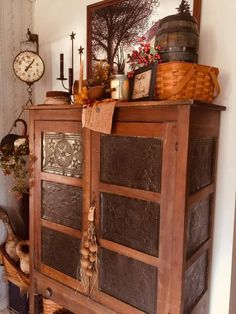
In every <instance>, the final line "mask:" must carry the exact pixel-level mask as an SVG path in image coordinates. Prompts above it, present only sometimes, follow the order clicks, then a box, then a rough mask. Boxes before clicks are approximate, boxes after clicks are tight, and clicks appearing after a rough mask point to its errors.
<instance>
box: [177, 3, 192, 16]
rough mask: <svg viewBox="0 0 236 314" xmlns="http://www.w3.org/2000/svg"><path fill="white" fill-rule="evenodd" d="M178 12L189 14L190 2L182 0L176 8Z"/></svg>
mask: <svg viewBox="0 0 236 314" xmlns="http://www.w3.org/2000/svg"><path fill="white" fill-rule="evenodd" d="M177 11H178V13H179V14H187V15H191V11H190V4H189V3H188V1H187V0H182V1H181V3H180V5H179V7H178V8H177Z"/></svg>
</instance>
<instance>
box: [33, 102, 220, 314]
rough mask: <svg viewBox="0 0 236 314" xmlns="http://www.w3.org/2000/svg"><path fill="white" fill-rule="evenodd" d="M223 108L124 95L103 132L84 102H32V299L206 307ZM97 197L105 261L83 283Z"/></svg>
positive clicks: (118, 308) (96, 305) (77, 304)
mask: <svg viewBox="0 0 236 314" xmlns="http://www.w3.org/2000/svg"><path fill="white" fill-rule="evenodd" d="M223 109H224V107H221V106H217V105H212V104H211V105H209V104H204V103H200V102H195V101H191V100H185V101H172V102H143V103H142V102H140V103H118V104H117V106H116V109H115V115H114V124H113V129H112V134H111V135H105V134H100V133H97V132H92V131H89V130H88V129H82V127H81V109H80V108H79V107H76V106H64V107H63V106H34V107H31V108H30V145H31V154H32V156H33V157H34V158H32V159H34V162H33V163H32V175H31V180H30V181H31V199H30V205H31V211H30V243H31V267H32V272H31V296H32V295H33V293H40V294H42V295H43V296H44V297H47V298H51V299H52V300H54V301H55V302H56V303H58V304H60V305H62V306H64V307H65V308H67V309H68V310H70V311H72V312H74V313H78V314H90V313H91V314H93V313H97V314H98V313H99V314H103V313H104V314H108V313H109V314H112V313H120V314H140V313H149V314H156V313H158V314H182V313H184V314H188V313H193V314H196V313H198V314H199V313H202V314H203V313H204V314H206V313H208V295H209V291H208V287H209V279H210V264H211V247H212V230H213V215H214V193H215V172H216V171H215V170H216V156H217V145H218V133H219V121H220V111H221V110H223ZM91 203H93V204H95V206H96V210H95V224H96V233H97V239H98V243H99V246H100V248H99V263H98V272H97V275H96V276H94V277H92V278H91V280H87V281H86V282H84V281H83V280H81V278H80V273H79V269H80V252H79V250H80V242H81V236H82V232H83V230H84V229H86V228H87V224H88V221H87V215H88V210H89V207H90V205H91ZM30 313H34V302H33V297H31V310H30Z"/></svg>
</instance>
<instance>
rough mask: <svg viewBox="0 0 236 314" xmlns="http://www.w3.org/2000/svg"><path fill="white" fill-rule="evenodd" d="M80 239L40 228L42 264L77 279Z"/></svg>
mask: <svg viewBox="0 0 236 314" xmlns="http://www.w3.org/2000/svg"><path fill="white" fill-rule="evenodd" d="M79 250H80V239H78V238H75V237H72V236H69V235H67V234H64V233H61V232H58V231H55V230H51V229H49V228H46V227H42V243H41V254H42V258H41V259H42V263H43V264H45V265H47V266H49V267H51V268H54V269H56V270H58V271H60V272H62V273H64V274H66V275H68V276H71V277H73V278H75V279H77V276H78V275H77V269H78V265H79V263H80V253H79Z"/></svg>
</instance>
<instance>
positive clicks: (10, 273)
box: [1, 245, 29, 289]
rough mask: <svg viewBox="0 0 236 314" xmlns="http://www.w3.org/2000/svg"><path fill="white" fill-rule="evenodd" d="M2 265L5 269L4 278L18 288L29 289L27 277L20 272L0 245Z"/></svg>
mask: <svg viewBox="0 0 236 314" xmlns="http://www.w3.org/2000/svg"><path fill="white" fill-rule="evenodd" d="M1 253H2V260H3V265H4V268H5V274H6V278H7V279H8V280H9V281H11V282H13V283H14V284H16V285H17V286H18V287H20V288H24V289H28V288H29V276H28V275H26V274H25V273H23V272H22V271H21V269H20V268H19V267H18V266H17V265H16V264H15V262H14V261H13V260H12V259H11V258H10V257H9V255H8V254H7V252H6V250H5V246H4V245H1Z"/></svg>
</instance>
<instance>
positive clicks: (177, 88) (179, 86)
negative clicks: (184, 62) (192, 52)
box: [161, 65, 197, 99]
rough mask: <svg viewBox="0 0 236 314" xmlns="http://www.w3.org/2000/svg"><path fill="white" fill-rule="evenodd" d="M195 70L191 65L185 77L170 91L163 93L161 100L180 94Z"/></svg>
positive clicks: (194, 66)
mask: <svg viewBox="0 0 236 314" xmlns="http://www.w3.org/2000/svg"><path fill="white" fill-rule="evenodd" d="M196 69H197V67H196V65H193V66H192V67H191V69H190V70H189V71H188V73H187V75H185V77H184V78H183V79H182V80H181V81H180V82H179V83H178V84H177V85H176V86H175V87H174V88H173V89H172V90H171V91H169V92H166V93H164V94H163V95H162V97H161V99H166V98H169V97H171V96H174V95H176V94H177V93H178V92H180V91H181V90H182V89H183V88H184V86H185V85H186V84H187V83H188V81H189V80H190V79H191V77H192V76H193V75H194V73H195V72H196Z"/></svg>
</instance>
